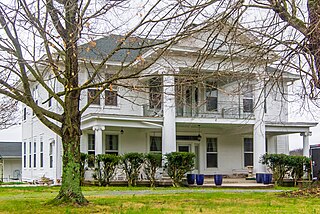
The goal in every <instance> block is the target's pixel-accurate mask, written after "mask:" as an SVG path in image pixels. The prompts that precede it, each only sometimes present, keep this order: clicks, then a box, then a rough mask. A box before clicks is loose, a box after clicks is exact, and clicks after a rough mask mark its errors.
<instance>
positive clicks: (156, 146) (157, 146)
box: [150, 136, 162, 153]
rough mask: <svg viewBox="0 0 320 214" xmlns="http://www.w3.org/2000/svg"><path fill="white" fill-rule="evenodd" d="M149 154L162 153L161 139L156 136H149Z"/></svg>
mask: <svg viewBox="0 0 320 214" xmlns="http://www.w3.org/2000/svg"><path fill="white" fill-rule="evenodd" d="M150 152H154V153H161V152H162V138H161V137H156V136H150Z"/></svg>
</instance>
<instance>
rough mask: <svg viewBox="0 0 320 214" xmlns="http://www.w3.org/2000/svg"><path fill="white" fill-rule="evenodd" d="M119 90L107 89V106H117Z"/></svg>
mask: <svg viewBox="0 0 320 214" xmlns="http://www.w3.org/2000/svg"><path fill="white" fill-rule="evenodd" d="M117 97H118V96H117V91H105V105H107V106H117V105H118V100H117Z"/></svg>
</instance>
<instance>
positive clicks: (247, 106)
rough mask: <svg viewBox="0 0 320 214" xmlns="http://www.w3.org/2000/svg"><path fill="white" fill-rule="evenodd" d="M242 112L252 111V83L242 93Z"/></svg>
mask: <svg viewBox="0 0 320 214" xmlns="http://www.w3.org/2000/svg"><path fill="white" fill-rule="evenodd" d="M243 112H244V113H252V112H253V89H252V85H250V86H248V87H247V88H246V90H245V92H244V95H243Z"/></svg>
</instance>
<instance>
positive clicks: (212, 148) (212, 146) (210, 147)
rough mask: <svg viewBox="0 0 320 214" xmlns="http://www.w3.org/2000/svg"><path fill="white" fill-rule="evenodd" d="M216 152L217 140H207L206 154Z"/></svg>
mask: <svg viewBox="0 0 320 214" xmlns="http://www.w3.org/2000/svg"><path fill="white" fill-rule="evenodd" d="M217 151H218V150H217V138H207V152H217Z"/></svg>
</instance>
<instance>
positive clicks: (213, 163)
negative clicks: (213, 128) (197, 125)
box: [207, 138, 218, 168]
mask: <svg viewBox="0 0 320 214" xmlns="http://www.w3.org/2000/svg"><path fill="white" fill-rule="evenodd" d="M217 144H218V143H217V138H207V168H213V167H215V168H216V167H218V147H217Z"/></svg>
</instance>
